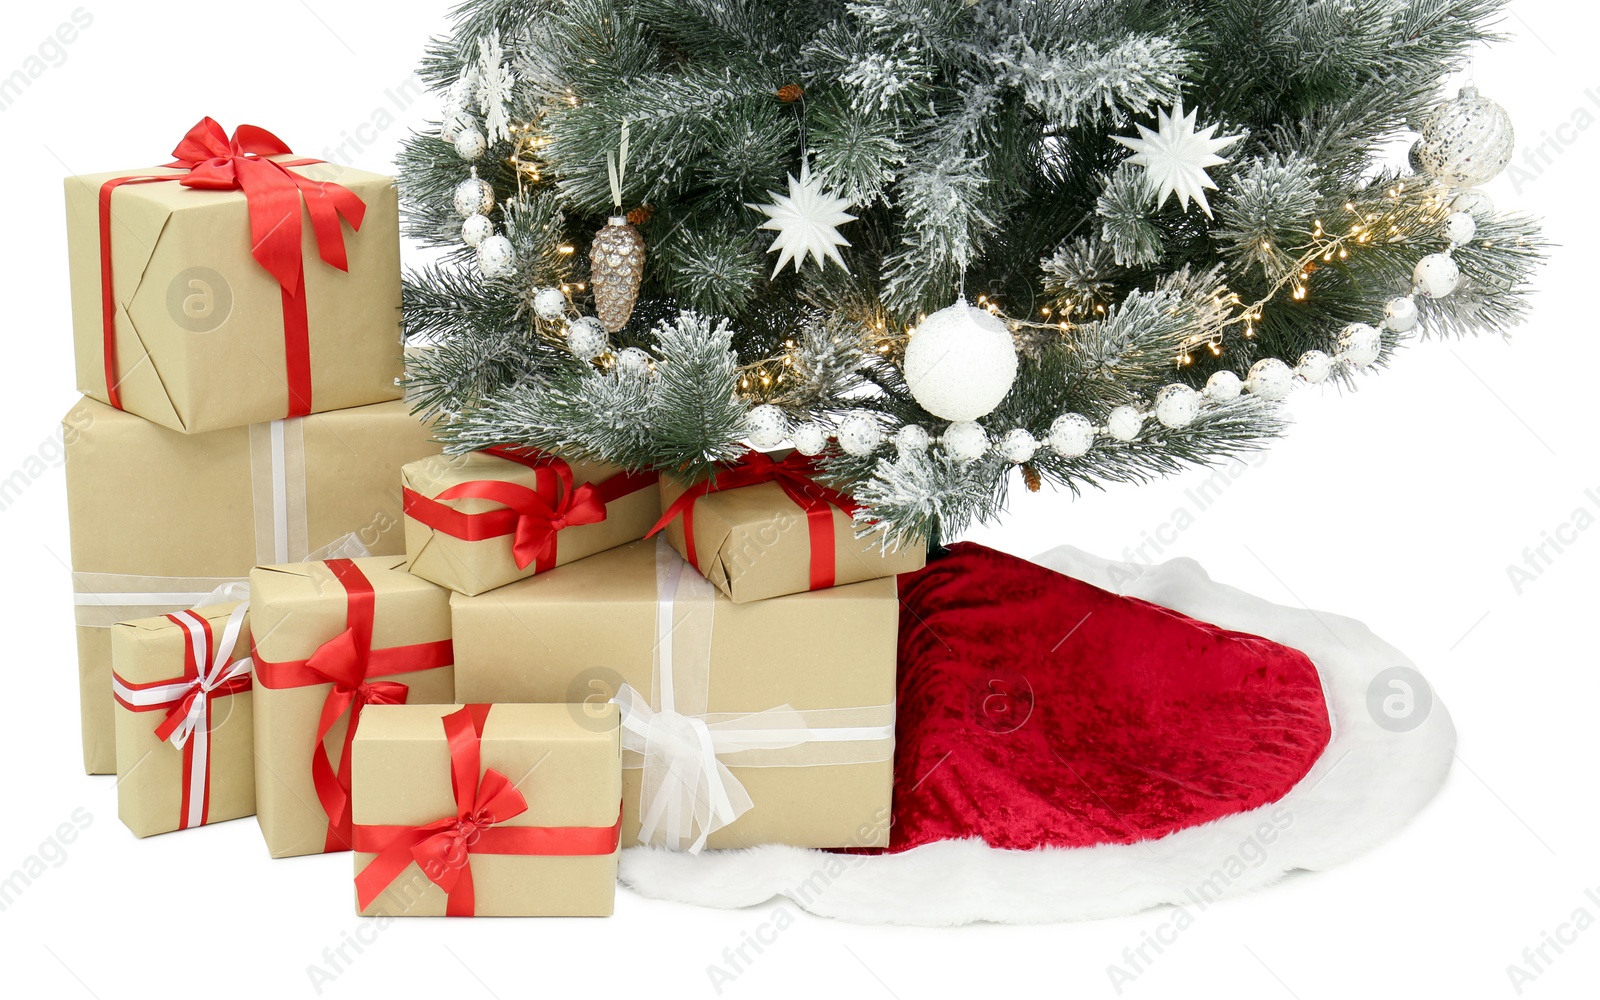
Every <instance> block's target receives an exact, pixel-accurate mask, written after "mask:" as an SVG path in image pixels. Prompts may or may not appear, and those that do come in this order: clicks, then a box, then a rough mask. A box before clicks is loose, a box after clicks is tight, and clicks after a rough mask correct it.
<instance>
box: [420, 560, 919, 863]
mask: <svg viewBox="0 0 1600 1000" xmlns="http://www.w3.org/2000/svg"><path fill="white" fill-rule="evenodd" d="M450 603H451V614H452V616H453V618H454V622H455V626H454V629H455V643H456V651H457V657H458V662H457V664H456V685H457V693H458V695H459V696H460V698H461V700H463V701H483V702H534V703H550V702H568V703H587V704H599V703H604V702H605V701H606V700H607V699H610V698H616V699H617V701H618V703H619V704H620V705H621V707H622V727H623V750H624V752H623V786H622V787H623V824H622V842H623V844H624V845H625V846H632V845H635V844H640V843H648V844H657V845H661V846H665V847H669V848H674V849H688V850H699V849H701V848H703V847H708V846H709V847H747V846H751V845H754V844H763V843H776V844H791V845H794V846H797V847H882V846H885V845H886V844H887V843H888V837H889V827H888V816H889V795H890V784H891V775H892V771H893V757H894V699H895V661H896V637H897V634H898V629H899V600H898V596H897V593H896V586H895V581H894V580H893V579H889V578H884V579H879V580H869V581H866V582H863V583H857V584H851V585H850V586H846V587H834V588H831V589H828V590H819V591H815V592H812V593H805V594H795V595H792V596H789V597H781V598H777V599H774V600H770V601H761V602H758V603H755V604H734V603H733V602H732V601H730V600H729V599H728V598H726V597H724V596H722V595H721V594H718V593H717V591H716V589H715V588H713V587H712V586H711V584H710V583H708V582H707V581H706V580H705V579H704V578H703V577H701V576H700V575H699V574H697V573H696V572H694V570H693V569H692V568H690V567H689V565H688V564H687V563H685V562H684V561H683V560H682V559H681V558H679V556H678V554H677V553H676V552H674V551H673V550H672V549H671V547H669V546H667V545H666V544H665V543H664V542H662V541H661V540H660V539H657V540H656V541H654V542H635V543H633V544H631V545H624V546H622V547H620V548H616V549H612V550H611V551H609V552H602V553H600V554H599V555H596V556H591V557H589V558H588V559H584V560H581V561H579V562H575V563H571V564H569V565H567V566H562V567H560V568H559V569H556V570H553V571H551V572H549V573H544V574H540V575H539V576H536V577H533V578H531V579H528V580H523V581H520V582H518V583H514V584H512V585H510V586H509V587H503V588H501V589H500V590H497V591H495V592H494V593H492V594H485V595H483V596H481V597H463V596H461V595H457V596H455V597H453V598H451V602H450Z"/></svg>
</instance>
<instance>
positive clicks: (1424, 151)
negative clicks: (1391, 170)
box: [1417, 87, 1516, 188]
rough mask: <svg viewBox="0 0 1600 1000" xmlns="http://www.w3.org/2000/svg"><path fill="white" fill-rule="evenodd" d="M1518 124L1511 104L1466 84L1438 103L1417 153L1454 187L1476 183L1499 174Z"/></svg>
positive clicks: (1508, 157)
mask: <svg viewBox="0 0 1600 1000" xmlns="http://www.w3.org/2000/svg"><path fill="white" fill-rule="evenodd" d="M1515 144H1516V130H1515V129H1514V128H1512V126H1511V116H1510V115H1508V114H1506V109H1505V108H1502V107H1501V106H1500V105H1498V104H1496V103H1495V102H1493V101H1491V100H1489V99H1488V98H1487V97H1484V96H1482V95H1481V94H1479V93H1478V88H1477V87H1462V88H1461V94H1460V96H1458V97H1456V98H1455V99H1454V100H1449V101H1446V102H1444V103H1443V104H1441V105H1439V107H1438V108H1436V109H1434V112H1433V114H1432V116H1430V117H1429V119H1428V121H1427V123H1426V124H1425V125H1423V126H1422V146H1421V149H1419V150H1418V153H1417V158H1418V159H1419V160H1420V161H1421V163H1422V169H1423V170H1425V171H1426V172H1427V173H1428V174H1430V175H1432V176H1433V177H1434V178H1435V179H1437V180H1440V181H1443V182H1444V183H1446V184H1449V185H1451V186H1452V187H1462V188H1466V187H1474V186H1476V185H1478V184H1482V183H1484V182H1485V181H1488V180H1492V179H1493V178H1495V177H1497V176H1499V174H1500V171H1502V170H1504V169H1505V168H1506V164H1508V163H1510V162H1511V150H1512V147H1513V146H1514V145H1515Z"/></svg>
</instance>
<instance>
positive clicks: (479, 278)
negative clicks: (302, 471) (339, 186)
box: [401, 0, 1542, 542]
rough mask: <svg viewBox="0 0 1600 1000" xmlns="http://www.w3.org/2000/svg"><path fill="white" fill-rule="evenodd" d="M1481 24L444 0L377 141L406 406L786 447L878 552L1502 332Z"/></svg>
mask: <svg viewBox="0 0 1600 1000" xmlns="http://www.w3.org/2000/svg"><path fill="white" fill-rule="evenodd" d="M1502 6H1503V0H1341V2H1338V3H1331V2H1306V0H1212V2H1182V3H1179V2H1134V0H1128V2H1109V3H1097V4H1083V3H1078V2H1069V0H1036V2H1015V0H875V2H835V0H804V2H794V0H760V2H757V0H468V2H466V3H463V4H462V5H461V6H460V7H459V8H458V9H457V10H456V12H455V15H454V17H455V30H454V32H453V33H452V34H451V35H450V36H449V37H445V38H438V39H435V40H434V41H433V42H432V44H431V45H430V47H429V52H428V55H427V58H426V60H425V64H424V67H423V73H424V75H425V77H426V79H427V80H428V82H429V84H430V85H431V86H432V87H434V88H435V89H437V90H438V91H440V92H441V93H442V94H443V95H444V105H445V113H444V118H445V120H444V121H443V122H440V123H438V125H437V127H436V128H435V127H430V128H429V129H428V130H427V131H425V132H423V133H421V134H417V135H414V136H412V137H411V138H410V139H409V141H408V142H407V145H406V147H405V150H404V152H403V154H402V161H401V170H402V178H403V197H404V201H405V205H406V207H407V209H408V222H407V233H408V235H409V236H411V237H413V238H414V239H416V240H419V241H421V242H422V243H423V244H425V245H428V246H430V247H436V248H441V249H442V250H443V251H444V252H443V253H442V254H441V255H440V258H439V259H438V260H437V261H436V262H434V263H432V264H430V265H428V266H426V267H423V268H421V269H419V270H416V271H414V272H413V273H411V274H410V275H409V276H408V279H407V284H406V308H405V323H406V329H407V333H408V336H409V337H410V338H411V339H412V340H413V341H414V342H418V343H426V344H429V345H431V349H430V350H427V351H424V352H419V353H418V356H417V357H416V358H415V359H414V361H413V362H412V365H411V371H410V374H409V382H410V385H411V389H412V393H413V397H414V398H415V399H417V400H418V401H419V405H421V406H422V407H423V408H424V409H426V410H430V411H437V412H438V413H439V414H440V415H441V425H440V426H441V429H442V434H443V435H444V437H445V439H446V440H447V441H448V442H449V444H450V447H452V448H453V449H456V450H462V451H465V450H472V449H476V448H482V447H485V446H490V445H500V444H506V443H514V444H519V445H526V446H531V447H535V448H540V449H547V450H553V451H557V452H560V453H562V454H565V455H571V456H576V457H579V458H585V459H594V460H600V461H605V462H609V463H612V464H616V465H619V466H623V467H627V468H635V469H644V468H654V469H660V470H664V471H668V472H671V473H673V474H674V475H678V476H682V477H685V478H704V477H706V476H708V475H710V474H711V473H713V472H714V470H715V469H716V468H717V467H718V465H719V464H721V463H726V462H730V461H734V460H737V459H738V458H739V456H740V455H741V454H743V452H744V450H745V447H746V446H745V444H744V443H743V442H746V441H748V442H750V443H753V444H755V445H756V446H757V447H763V448H770V447H775V446H778V445H780V444H783V443H785V442H792V443H793V444H794V446H795V447H796V448H798V449H799V450H800V451H801V452H803V453H805V454H814V455H817V456H818V459H817V460H818V463H819V465H820V468H821V470H822V473H823V475H824V476H825V477H826V478H827V479H828V480H829V481H830V483H831V484H833V485H836V486H839V487H840V488H842V489H844V490H845V491H846V492H848V493H850V494H852V495H854V496H855V497H856V498H857V499H858V500H859V501H860V502H861V503H862V504H863V508H862V510H861V512H860V514H859V515H858V517H859V519H860V522H861V523H862V525H863V526H865V525H868V524H879V525H886V526H888V527H889V528H890V529H891V530H890V531H888V532H886V533H885V535H886V537H887V538H888V539H889V540H891V542H900V541H904V540H906V539H908V538H918V537H922V536H929V537H931V538H933V539H934V540H937V539H938V538H939V537H940V536H941V535H944V536H949V535H953V534H954V533H956V532H959V531H960V530H961V529H962V528H963V527H964V526H966V525H968V524H970V523H971V522H973V521H982V520H989V519H992V518H994V517H996V516H997V515H998V514H999V513H1000V512H1001V511H1002V509H1003V507H1004V503H1005V497H1006V492H1007V489H1008V488H1009V486H1010V485H1011V483H1012V481H1013V480H1014V479H1020V481H1021V482H1023V483H1026V485H1027V486H1028V487H1029V488H1031V489H1037V488H1039V486H1040V485H1041V484H1044V483H1049V484H1053V485H1056V486H1065V487H1067V488H1069V489H1072V490H1078V489H1081V488H1083V487H1084V486H1087V485H1090V484H1107V483H1127V482H1142V481H1147V480H1149V479H1151V478H1153V477H1156V476H1159V475H1163V474H1167V473H1170V472H1173V471H1175V470H1177V469H1179V468H1181V467H1183V466H1184V465H1185V464H1189V463H1200V464H1205V463H1215V462H1219V461H1224V460H1227V459H1228V458H1230V457H1231V456H1235V455H1238V454H1240V453H1241V452H1246V451H1250V450H1253V449H1257V448H1260V447H1262V446H1263V445H1264V444H1265V443H1266V442H1267V441H1268V440H1269V439H1270V438H1271V437H1272V436H1273V435H1275V434H1277V433H1279V432H1280V430H1281V429H1282V424H1281V421H1280V418H1279V416H1278V413H1277V410H1278V401H1279V400H1281V399H1282V398H1283V397H1284V396H1285V395H1287V393H1288V392H1289V391H1290V389H1291V388H1292V387H1293V385H1294V384H1296V383H1297V382H1309V383H1322V384H1327V385H1335V386H1339V387H1348V386H1350V385H1353V383H1354V382H1355V380H1356V379H1357V377H1358V376H1359V375H1360V374H1361V373H1362V372H1363V371H1364V370H1368V369H1370V368H1372V367H1374V366H1382V365H1383V364H1385V362H1386V361H1387V360H1388V358H1389V357H1390V355H1391V353H1392V352H1393V351H1394V350H1395V349H1396V348H1397V347H1399V346H1400V345H1401V343H1402V341H1406V340H1414V339H1419V338H1422V337H1427V336H1440V337H1445V336H1461V335H1465V334H1469V333H1475V332H1493V333H1499V334H1502V335H1503V334H1505V333H1506V332H1507V331H1508V330H1509V329H1510V328H1511V327H1512V326H1513V325H1515V324H1516V323H1517V322H1518V321H1519V320H1520V319H1521V318H1522V317H1523V315H1524V313H1525V311H1526V308H1527V305H1526V294H1527V281H1528V279H1529V276H1530V274H1531V272H1532V271H1533V269H1534V268H1535V266H1536V265H1537V263H1538V260H1539V259H1540V256H1541V253H1542V245H1541V242H1540V236H1539V231H1538V228H1537V226H1536V224H1535V223H1534V222H1533V220H1531V219H1529V218H1527V217H1526V216H1522V215H1516V214H1503V213H1497V212H1496V211H1495V210H1494V208H1493V206H1492V204H1490V202H1489V201H1488V198H1487V197H1486V196H1485V195H1483V194H1482V193H1481V192H1479V191H1477V190H1475V189H1474V185H1476V184H1480V183H1482V182H1483V181H1485V180H1487V179H1489V178H1491V177H1493V176H1494V175H1495V174H1496V173H1498V171H1499V170H1500V169H1501V168H1503V167H1504V165H1505V162H1506V161H1507V159H1508V158H1509V155H1510V149H1511V139H1512V136H1511V129H1510V124H1509V122H1508V121H1507V120H1505V116H1504V112H1503V111H1501V110H1500V109H1499V108H1498V106H1496V105H1494V104H1493V103H1492V102H1491V101H1488V100H1486V99H1485V98H1482V97H1480V96H1478V95H1477V94H1476V93H1475V92H1474V91H1471V90H1468V91H1463V92H1462V95H1461V96H1460V97H1459V98H1453V99H1450V100H1445V99H1444V98H1445V95H1444V94H1443V92H1442V90H1441V84H1442V81H1443V79H1444V78H1445V77H1446V76H1448V75H1450V74H1452V73H1455V72H1457V71H1459V70H1460V69H1462V68H1463V66H1464V63H1465V59H1466V57H1467V55H1468V53H1469V51H1470V50H1472V49H1473V47H1474V46H1478V45H1480V44H1481V43H1485V42H1490V41H1493V40H1495V35H1494V34H1493V31H1492V22H1493V21H1494V19H1495V18H1496V16H1497V14H1498V12H1499V10H1500V8H1501V7H1502ZM1412 131H1419V132H1421V133H1422V138H1421V140H1420V141H1419V142H1417V144H1416V146H1415V147H1414V148H1413V155H1412V163H1411V165H1410V166H1409V168H1402V169H1396V167H1395V166H1394V165H1390V164H1388V163H1387V162H1386V157H1391V156H1392V149H1393V148H1394V142H1395V141H1396V140H1399V139H1402V138H1403V137H1405V136H1407V135H1408V134H1409V133H1410V132H1412ZM963 302H965V303H967V305H965V306H964V305H962V303H963ZM1014 472H1017V473H1020V475H1018V476H1014V475H1013V473H1014Z"/></svg>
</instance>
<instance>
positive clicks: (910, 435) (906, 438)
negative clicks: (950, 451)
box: [894, 424, 933, 454]
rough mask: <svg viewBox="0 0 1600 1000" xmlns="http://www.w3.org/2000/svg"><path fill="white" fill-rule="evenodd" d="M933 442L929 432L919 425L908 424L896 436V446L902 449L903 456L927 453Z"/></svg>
mask: <svg viewBox="0 0 1600 1000" xmlns="http://www.w3.org/2000/svg"><path fill="white" fill-rule="evenodd" d="M932 442H933V439H932V438H930V437H929V436H928V432H927V431H926V430H925V429H923V428H922V427H921V426H920V425H918V424H906V425H905V426H904V427H902V428H900V430H899V431H897V432H896V433H895V436H894V446H895V447H896V448H899V449H900V452H901V454H905V453H907V452H921V451H927V450H928V445H929V444H931V443H932Z"/></svg>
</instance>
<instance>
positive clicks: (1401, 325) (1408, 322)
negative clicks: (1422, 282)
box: [1383, 295, 1418, 333]
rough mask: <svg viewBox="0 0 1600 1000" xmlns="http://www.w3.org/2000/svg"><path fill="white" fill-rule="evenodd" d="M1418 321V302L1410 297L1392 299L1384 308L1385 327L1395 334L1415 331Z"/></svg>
mask: <svg viewBox="0 0 1600 1000" xmlns="http://www.w3.org/2000/svg"><path fill="white" fill-rule="evenodd" d="M1417 319H1418V313H1417V300H1416V299H1414V298H1412V297H1411V296H1409V295H1402V296H1400V297H1399V298H1394V299H1390V300H1389V302H1388V304H1387V305H1385V306H1384V307H1383V325H1384V326H1386V327H1388V328H1389V329H1391V330H1393V331H1394V332H1395V333H1405V332H1406V331H1408V330H1412V329H1415V327H1416V325H1417Z"/></svg>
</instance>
